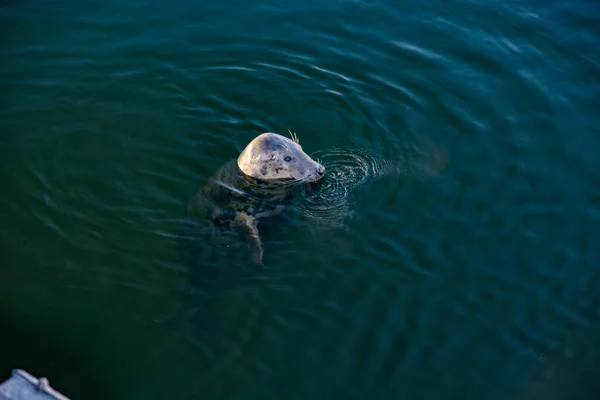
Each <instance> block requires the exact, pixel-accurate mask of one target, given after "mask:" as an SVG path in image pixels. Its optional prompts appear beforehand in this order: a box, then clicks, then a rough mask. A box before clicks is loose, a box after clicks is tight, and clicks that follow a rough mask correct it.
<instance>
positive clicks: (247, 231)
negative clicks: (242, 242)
mask: <svg viewBox="0 0 600 400" xmlns="http://www.w3.org/2000/svg"><path fill="white" fill-rule="evenodd" d="M257 225H258V221H256V219H255V218H254V217H251V216H249V215H248V214H246V213H243V212H239V213H236V216H235V219H234V220H233V222H232V224H231V226H232V227H233V228H235V229H237V230H239V231H240V232H241V233H242V234H244V235H246V239H247V241H248V246H250V249H251V251H252V258H253V261H254V263H255V264H257V265H263V247H262V241H261V240H260V234H259V232H258V226H257Z"/></svg>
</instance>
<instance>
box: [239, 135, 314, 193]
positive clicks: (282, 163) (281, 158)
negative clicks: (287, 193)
mask: <svg viewBox="0 0 600 400" xmlns="http://www.w3.org/2000/svg"><path fill="white" fill-rule="evenodd" d="M237 163H238V167H239V168H240V170H241V171H242V172H244V173H245V174H246V175H248V176H250V177H252V178H255V179H260V180H264V181H271V182H273V181H285V180H290V179H291V180H294V181H307V182H314V181H317V180H319V179H321V177H322V176H323V175H324V174H325V167H323V166H322V165H321V164H319V163H318V162H316V161H314V160H313V159H312V158H310V157H309V156H308V154H306V153H305V152H304V151H303V150H302V146H300V143H298V141H297V138H296V140H290V139H288V138H286V137H284V136H281V135H278V134H276V133H270V132H267V133H263V134H262V135H259V136H257V137H256V138H255V139H254V140H253V141H252V142H250V143H249V144H248V145H247V146H246V148H245V149H244V151H242V153H241V154H240V156H239V157H238V160H237Z"/></svg>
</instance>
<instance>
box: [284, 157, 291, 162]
mask: <svg viewBox="0 0 600 400" xmlns="http://www.w3.org/2000/svg"><path fill="white" fill-rule="evenodd" d="M284 160H285V162H290V161H292V157H290V156H287V157H285V158H284Z"/></svg>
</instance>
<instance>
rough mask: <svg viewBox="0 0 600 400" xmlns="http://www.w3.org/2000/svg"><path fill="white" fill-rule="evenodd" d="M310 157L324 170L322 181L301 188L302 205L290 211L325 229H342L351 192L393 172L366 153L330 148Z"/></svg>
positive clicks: (382, 160) (381, 160) (389, 165)
mask: <svg viewBox="0 0 600 400" xmlns="http://www.w3.org/2000/svg"><path fill="white" fill-rule="evenodd" d="M312 157H313V158H314V159H318V160H319V161H320V162H321V164H323V165H324V166H325V168H326V174H325V177H324V178H323V179H322V180H321V181H319V182H317V183H313V184H309V185H305V186H304V188H303V190H304V193H303V196H302V197H303V201H299V202H296V203H295V204H293V205H292V210H294V211H295V212H297V213H298V214H300V215H302V216H303V217H305V218H308V219H311V220H314V222H316V223H318V224H319V225H321V226H327V227H339V226H342V225H343V224H344V222H345V220H346V218H348V217H351V216H352V207H351V204H350V199H351V196H352V194H353V192H354V190H355V189H357V188H358V187H360V186H362V185H364V184H365V183H367V182H368V181H370V180H372V179H376V178H378V177H381V176H383V175H385V174H388V173H390V172H391V171H393V170H394V165H393V164H392V163H391V162H390V161H389V160H387V159H385V158H384V157H383V156H381V155H378V154H376V153H374V152H370V151H367V150H348V149H342V148H334V149H330V150H321V151H318V152H315V153H314V154H313V155H312Z"/></svg>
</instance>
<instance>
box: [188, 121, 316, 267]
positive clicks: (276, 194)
mask: <svg viewBox="0 0 600 400" xmlns="http://www.w3.org/2000/svg"><path fill="white" fill-rule="evenodd" d="M290 135H291V139H289V138H287V137H285V136H282V135H279V134H277V133H272V132H266V133H263V134H261V135H259V136H257V137H256V138H254V140H252V141H251V142H250V143H248V145H247V146H246V147H245V148H244V150H243V151H242V152H241V153H240V155H239V156H238V157H237V160H235V159H233V160H231V161H229V162H228V163H226V164H225V165H224V166H223V167H221V168H220V169H219V170H218V171H217V172H216V173H215V174H214V175H213V176H212V177H211V178H210V179H209V180H208V182H207V184H206V185H204V186H203V187H202V188H201V189H200V190H199V191H198V192H197V193H196V195H195V196H194V197H193V198H192V199H190V201H188V205H187V209H186V212H187V215H188V216H197V217H201V218H203V219H206V220H208V221H209V222H210V224H211V225H212V230H211V231H212V233H213V235H214V234H216V233H218V232H219V231H220V230H222V229H228V230H233V231H235V232H237V233H239V234H241V235H242V236H243V237H245V238H246V242H247V244H248V246H249V248H250V249H251V252H252V259H253V262H254V263H255V264H257V265H263V246H262V240H261V237H260V233H259V230H258V224H259V222H260V221H261V220H263V219H265V218H268V217H274V216H277V215H279V214H281V212H282V211H283V210H284V209H285V207H286V204H289V201H290V200H291V198H292V193H293V190H292V189H293V188H294V187H297V186H298V185H299V184H303V183H307V182H316V181H318V180H319V179H321V178H322V177H323V176H324V174H325V167H323V165H321V164H320V163H319V162H317V161H315V160H313V159H312V158H311V157H310V156H309V155H308V154H306V153H305V152H304V150H303V149H302V146H300V142H299V140H298V136H297V135H295V134H294V133H291V132H290Z"/></svg>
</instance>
